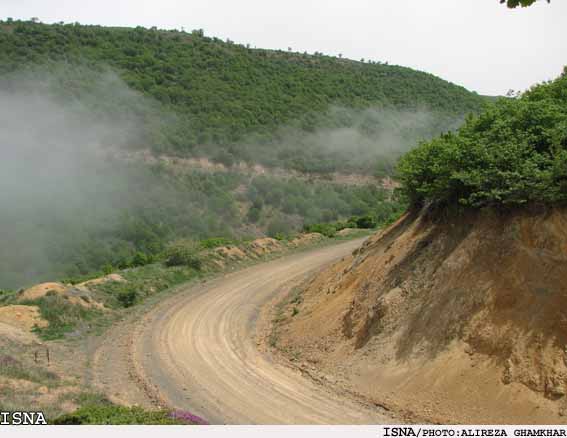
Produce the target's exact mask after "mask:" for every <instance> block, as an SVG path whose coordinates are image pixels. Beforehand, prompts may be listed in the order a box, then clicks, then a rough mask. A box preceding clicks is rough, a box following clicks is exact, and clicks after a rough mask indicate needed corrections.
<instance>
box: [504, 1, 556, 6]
mask: <svg viewBox="0 0 567 438" xmlns="http://www.w3.org/2000/svg"><path fill="white" fill-rule="evenodd" d="M535 2H537V0H500V3H506V4H507V5H508V7H509V8H517V7H518V6H521V7H523V8H525V7H527V6H531V5H533V4H534V3H535ZM547 3H551V0H547Z"/></svg>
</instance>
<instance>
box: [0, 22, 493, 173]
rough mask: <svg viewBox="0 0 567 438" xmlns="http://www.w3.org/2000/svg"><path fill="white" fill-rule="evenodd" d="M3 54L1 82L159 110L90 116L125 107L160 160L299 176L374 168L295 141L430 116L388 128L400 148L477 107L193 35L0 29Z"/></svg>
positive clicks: (380, 78)
mask: <svg viewBox="0 0 567 438" xmlns="http://www.w3.org/2000/svg"><path fill="white" fill-rule="evenodd" d="M0 53H2V57H0V76H6V75H10V74H17V75H18V76H21V74H22V70H31V71H34V70H36V71H37V70H38V68H40V70H39V72H38V73H37V74H38V76H39V77H42V76H44V71H45V70H49V71H58V76H59V77H61V78H62V79H60V80H59V81H58V83H57V84H53V85H54V86H58V87H59V89H60V92H61V93H62V94H64V95H67V96H68V97H77V96H80V95H81V93H84V92H85V90H87V91H88V90H89V88H91V87H92V84H93V75H89V74H85V73H84V71H85V70H93V69H94V70H100V71H101V72H104V71H106V70H107V69H109V68H110V69H112V70H113V71H116V72H118V74H119V75H120V77H121V78H122V79H123V80H124V81H125V82H126V84H127V85H128V86H129V87H130V88H131V89H133V90H136V91H138V92H140V93H141V94H142V95H144V96H148V97H151V98H152V100H153V101H155V102H157V103H158V104H159V105H160V107H159V108H158V107H156V106H155V105H154V109H153V110H152V111H149V110H148V108H147V106H148V105H147V102H144V103H143V105H138V106H137V107H135V108H132V107H131V106H132V102H127V103H126V104H125V103H124V101H123V97H124V96H123V94H124V93H107V95H106V96H105V101H104V102H100V101H97V102H96V103H95V106H96V107H97V108H101V109H104V111H106V112H107V113H113V112H114V113H115V112H118V111H123V109H124V108H125V107H127V106H128V105H130V111H131V112H135V113H140V114H142V115H143V117H144V118H145V121H146V123H145V125H146V126H147V127H148V129H149V130H150V132H149V135H147V136H146V138H147V139H148V143H149V146H151V147H152V148H154V150H156V151H158V152H167V153H169V154H176V155H184V156H188V155H192V156H203V155H207V156H209V157H212V158H219V159H222V160H225V161H226V162H234V161H240V160H246V161H256V162H257V161H259V160H261V161H262V163H263V164H267V165H274V164H279V165H283V167H291V168H294V169H297V170H301V171H313V172H320V171H324V172H332V171H336V170H341V166H344V165H348V164H349V163H352V162H353V161H356V160H357V159H358V158H357V157H360V159H358V161H357V162H356V163H354V164H353V165H351V167H354V168H355V167H356V166H358V167H359V168H361V169H362V168H364V167H365V166H366V169H365V170H366V171H368V170H369V166H368V163H369V162H374V160H369V157H368V156H366V155H364V156H362V155H361V154H353V153H351V152H350V149H349V151H347V152H346V153H345V152H344V151H343V152H342V153H341V152H340V151H338V150H337V149H339V148H334V149H333V151H332V152H329V151H328V150H322V148H321V147H320V144H318V143H317V141H316V140H317V138H316V137H313V136H311V137H308V138H306V137H304V136H303V134H304V133H314V132H317V130H318V129H343V128H355V129H356V130H357V131H360V132H362V133H363V134H364V135H365V136H366V137H369V138H373V137H372V136H373V135H374V136H375V134H374V133H373V132H372V129H375V128H373V127H376V126H378V125H379V124H378V123H376V122H375V120H372V118H370V119H368V117H367V115H368V114H367V113H365V111H366V110H367V109H369V108H372V109H378V110H380V111H384V110H394V111H397V112H408V111H416V110H419V111H423V112H428V113H429V114H431V117H430V119H429V120H428V121H427V123H424V124H422V125H420V127H419V129H418V130H417V131H419V132H417V131H416V129H414V127H404V130H403V132H399V133H398V132H397V130H398V128H397V122H395V121H394V122H388V123H390V125H389V126H386V128H388V129H390V130H392V129H393V130H394V131H396V133H395V135H396V136H397V137H400V138H402V139H403V143H404V144H403V145H402V146H403V147H405V148H409V147H410V145H411V144H412V143H414V142H415V140H416V138H423V137H424V136H425V137H431V136H433V135H436V134H439V133H440V132H442V131H444V130H446V129H449V128H452V127H453V126H454V125H455V123H456V122H458V121H459V120H462V118H463V117H464V116H465V115H466V114H467V113H470V112H476V111H478V110H479V109H480V108H481V105H482V103H483V99H482V97H480V96H478V95H476V94H474V93H471V92H469V91H467V90H466V89H464V88H462V87H459V86H456V85H454V84H451V83H449V82H446V81H444V80H442V79H439V78H437V77H435V76H433V75H431V74H427V73H423V72H419V71H415V70H412V69H409V68H405V67H399V66H391V65H388V64H387V63H381V62H357V61H356V62H355V61H351V60H346V59H338V58H335V57H331V56H324V55H323V54H315V55H309V54H300V53H294V52H284V51H272V50H262V49H252V48H250V47H248V46H243V45H238V44H234V43H232V42H231V41H227V42H224V41H221V40H219V39H217V38H209V37H206V36H204V34H203V32H202V31H193V32H191V33H186V32H180V31H161V30H158V29H155V28H152V29H144V28H141V27H138V28H135V29H133V28H105V27H100V26H82V25H78V24H54V25H45V24H41V23H37V22H20V21H18V22H15V21H7V22H3V23H0ZM62 65H63V68H62V67H61V66H62ZM38 66H41V67H38ZM61 70H64V72H63V74H61ZM113 109H114V110H115V111H113ZM164 113H167V114H169V116H168V117H163V114H164ZM165 119H167V123H166V122H165ZM283 126H285V127H286V129H285V130H283V131H282V127H283ZM375 137H376V136H375ZM290 138H291V140H292V141H293V143H294V144H293V145H291V144H290V142H289V141H287V140H288V139H290ZM298 143H301V144H299V145H298ZM380 147H382V149H383V145H375V146H374V148H375V149H379V148H380ZM351 170H352V169H351Z"/></svg>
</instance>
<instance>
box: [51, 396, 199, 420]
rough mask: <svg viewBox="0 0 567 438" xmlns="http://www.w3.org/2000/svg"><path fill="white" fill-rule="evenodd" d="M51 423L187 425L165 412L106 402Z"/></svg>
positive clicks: (91, 405)
mask: <svg viewBox="0 0 567 438" xmlns="http://www.w3.org/2000/svg"><path fill="white" fill-rule="evenodd" d="M51 423H52V424H55V425H85V424H99V425H100V424H112V425H125V424H140V425H168V424H188V421H187V420H185V419H184V418H181V417H173V416H172V415H171V413H170V412H168V411H165V410H161V411H147V410H145V409H142V408H140V407H125V406H116V405H113V404H111V403H109V402H106V403H102V404H90V405H86V406H83V407H81V408H80V409H78V410H77V411H75V412H73V413H71V414H66V415H63V416H61V417H58V418H56V419H54V420H53V421H52V422H51Z"/></svg>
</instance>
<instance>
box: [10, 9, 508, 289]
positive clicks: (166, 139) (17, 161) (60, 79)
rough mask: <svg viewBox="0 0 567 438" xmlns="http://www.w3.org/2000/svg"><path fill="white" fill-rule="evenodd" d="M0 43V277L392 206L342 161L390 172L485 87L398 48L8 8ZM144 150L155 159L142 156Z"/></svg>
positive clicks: (371, 214)
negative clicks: (245, 36)
mask: <svg viewBox="0 0 567 438" xmlns="http://www.w3.org/2000/svg"><path fill="white" fill-rule="evenodd" d="M0 53H1V54H2V56H0V97H1V98H2V100H3V101H4V102H3V104H2V102H0V111H1V112H2V118H3V119H4V120H3V121H0V125H1V129H2V132H3V135H4V139H3V142H2V146H3V147H6V148H7V149H6V151H5V152H6V154H5V156H6V157H7V159H6V160H5V161H4V162H2V163H0V183H1V184H2V185H3V186H4V187H6V188H7V189H6V190H5V191H3V192H1V193H0V201H1V202H2V205H3V211H2V215H1V216H0V229H1V230H2V232H3V236H2V245H1V246H0V288H16V287H22V286H25V285H29V284H31V283H33V282H37V281H42V280H54V279H62V278H70V277H80V276H83V275H87V274H89V273H91V272H93V271H98V270H101V269H103V268H104V269H106V270H108V269H111V268H127V267H131V266H136V265H141V264H146V263H151V262H152V261H154V260H155V259H156V257H160V256H161V255H163V253H164V251H165V250H166V249H167V247H168V245H170V244H171V243H172V242H175V241H177V240H180V239H194V240H200V239H208V238H225V239H237V240H238V239H248V238H253V237H257V236H260V235H266V234H267V235H270V236H275V237H278V238H285V237H286V236H290V235H293V234H294V233H296V232H298V231H301V230H302V229H305V230H311V231H321V232H323V233H324V234H326V235H332V234H333V233H334V232H335V231H336V229H337V228H339V227H341V226H343V225H344V224H346V223H350V224H362V225H361V226H362V227H365V228H367V227H371V226H376V225H377V224H384V223H387V222H389V221H391V220H392V219H393V218H395V217H396V215H399V214H400V212H401V211H402V210H403V208H404V206H405V204H404V202H405V201H402V200H400V199H398V198H397V197H393V196H392V194H391V192H390V191H387V190H385V189H382V188H380V187H377V186H375V185H372V184H368V183H367V182H366V183H363V184H361V183H357V184H356V185H352V184H351V185H346V184H344V183H343V184H338V183H336V182H334V181H333V175H332V173H333V172H342V173H351V174H359V175H362V174H364V175H374V176H379V177H384V176H391V175H393V172H394V167H395V163H396V161H397V158H398V157H399V156H400V154H402V153H403V152H404V151H406V150H409V149H410V148H411V147H413V146H414V145H415V144H416V143H417V142H418V141H421V140H424V139H431V138H433V137H434V136H436V135H438V134H441V133H443V132H446V131H448V130H452V129H455V128H457V127H458V126H459V125H460V123H461V122H462V121H463V120H464V119H465V117H466V115H467V114H470V113H478V112H480V111H481V109H482V108H483V106H484V105H485V102H486V101H487V100H488V99H486V98H484V97H481V96H478V95H476V94H474V93H471V92H469V91H467V90H466V89H464V88H462V87H459V86H457V85H454V84H451V83H449V82H446V81H444V80H442V79H440V78H437V77H435V76H433V75H431V74H427V73H423V72H419V71H415V70H412V69H409V68H405V67H399V66H391V65H388V64H387V63H386V62H384V63H381V62H374V61H372V62H370V61H363V60H361V61H352V60H347V59H341V58H336V57H331V56H325V55H323V54H321V53H315V54H307V53H304V54H301V53H296V52H293V51H291V50H290V51H285V52H284V51H273V50H264V49H255V48H250V47H248V46H246V45H240V44H235V43H233V42H231V41H221V40H219V39H218V38H211V37H207V36H205V35H204V32H203V31H202V30H196V31H193V32H184V31H176V30H170V31H165V30H158V29H155V28H152V29H144V28H135V29H131V28H105V27H100V26H84V25H79V24H53V25H46V24H41V23H37V22H33V21H27V22H22V21H12V20H7V21H5V22H1V23H0ZM502 105H505V104H504V103H503V104H502ZM91 146H92V147H91ZM142 151H144V152H147V151H150V154H151V155H152V156H153V157H154V160H144V159H137V158H132V157H139V156H140V155H139V154H138V155H136V154H137V153H139V152H142ZM160 156H166V157H167V158H168V160H177V159H179V158H191V157H206V158H209V159H210V160H211V161H213V162H216V163H222V164H223V165H224V170H223V171H204V170H198V169H184V170H183V171H179V169H178V168H179V166H175V165H174V166H169V165H167V164H166V162H165V161H160V159H159V157H160ZM124 157H126V158H124ZM240 162H246V163H249V164H262V165H264V166H265V167H267V168H277V169H280V170H281V169H283V170H284V173H283V174H282V173H281V172H280V173H276V172H273V173H270V172H268V173H267V174H266V175H258V174H255V175H253V176H251V175H247V174H246V173H243V172H241V171H239V170H238V167H237V166H236V165H237V164H238V163H240ZM176 169H177V170H176ZM289 170H293V171H297V172H299V173H292V172H289ZM276 174H277V176H276ZM313 176H316V178H313ZM412 199H414V197H412ZM349 220H350V222H347V221H349Z"/></svg>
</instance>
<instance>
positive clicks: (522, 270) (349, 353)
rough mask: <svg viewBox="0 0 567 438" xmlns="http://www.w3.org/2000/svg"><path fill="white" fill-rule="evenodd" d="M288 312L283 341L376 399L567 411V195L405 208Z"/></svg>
mask: <svg viewBox="0 0 567 438" xmlns="http://www.w3.org/2000/svg"><path fill="white" fill-rule="evenodd" d="M296 293H297V292H296ZM286 312H287V318H284V319H283V322H280V326H279V327H278V336H279V341H278V342H279V348H281V349H282V350H283V351H286V352H288V354H289V355H291V356H293V358H294V360H295V361H296V363H297V362H298V361H299V362H300V363H301V364H303V365H304V366H307V367H309V368H312V369H317V370H318V372H320V373H322V374H323V375H325V376H331V378H330V380H331V381H335V382H336V383H337V384H339V385H344V386H346V387H348V388H349V389H351V390H353V391H355V392H357V393H359V394H361V395H362V396H364V397H366V398H368V399H370V400H372V401H374V402H376V403H378V404H381V405H385V406H388V407H390V408H393V409H397V410H400V411H405V412H410V413H412V414H414V415H415V417H416V418H419V419H425V420H429V421H439V422H461V423H471V422H473V423H524V424H525V423H565V422H567V417H564V414H565V413H566V411H567V397H566V394H567V365H566V364H567V210H566V209H545V210H544V209H530V210H522V211H512V212H511V211H508V212H506V213H503V212H500V213H497V212H492V211H478V212H473V213H466V214H460V215H454V214H453V215H449V214H440V213H439V212H435V213H432V212H430V211H421V212H414V213H410V214H407V215H406V216H404V217H402V218H401V219H400V220H399V221H398V222H397V223H395V224H393V225H392V226H391V227H389V228H388V229H386V230H384V231H383V232H380V233H378V234H376V235H375V236H373V237H371V238H370V239H368V240H367V241H366V242H365V243H364V245H363V246H362V247H361V248H360V249H359V250H357V251H355V252H354V254H353V255H352V256H350V257H347V258H345V259H343V260H342V261H341V262H339V263H337V264H335V265H333V266H332V267H331V268H329V269H327V270H325V271H323V272H321V273H320V274H319V275H318V276H316V277H315V278H314V279H312V280H311V281H310V282H309V284H307V285H306V286H305V289H304V290H303V291H302V293H301V295H300V298H299V299H295V300H294V301H293V303H292V304H290V305H289V307H288V309H287V311H286Z"/></svg>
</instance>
